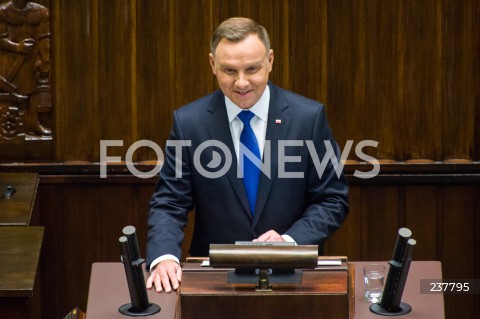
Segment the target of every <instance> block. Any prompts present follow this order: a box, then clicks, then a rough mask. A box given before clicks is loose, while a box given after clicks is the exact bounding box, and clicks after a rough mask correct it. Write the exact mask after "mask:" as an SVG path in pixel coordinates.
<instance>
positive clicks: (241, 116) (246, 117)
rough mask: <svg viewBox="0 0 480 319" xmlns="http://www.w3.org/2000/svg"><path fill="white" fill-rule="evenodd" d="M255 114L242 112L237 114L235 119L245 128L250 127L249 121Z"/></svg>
mask: <svg viewBox="0 0 480 319" xmlns="http://www.w3.org/2000/svg"><path fill="white" fill-rule="evenodd" d="M254 116H255V114H253V113H252V112H250V111H242V112H240V113H238V115H237V117H238V118H239V119H240V120H241V121H242V122H243V125H245V126H250V120H251V119H252V117H254Z"/></svg>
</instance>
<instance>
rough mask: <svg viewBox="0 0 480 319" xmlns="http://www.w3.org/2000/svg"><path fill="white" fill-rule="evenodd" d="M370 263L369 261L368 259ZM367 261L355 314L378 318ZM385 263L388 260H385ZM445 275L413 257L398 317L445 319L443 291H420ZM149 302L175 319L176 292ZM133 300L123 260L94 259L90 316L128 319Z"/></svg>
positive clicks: (360, 318) (358, 266)
mask: <svg viewBox="0 0 480 319" xmlns="http://www.w3.org/2000/svg"><path fill="white" fill-rule="evenodd" d="M368 263H370V262H368ZM368 263H367V262H353V264H354V265H355V318H357V319H369V318H374V319H379V318H383V317H381V316H378V315H375V314H373V313H371V312H370V310H369V307H370V303H367V302H365V301H364V300H363V273H362V267H363V266H364V265H365V264H368ZM385 264H386V263H385ZM439 278H442V272H441V264H440V262H437V261H414V262H412V265H411V267H410V272H409V276H408V279H407V284H406V286H405V291H404V294H403V298H402V301H404V302H407V303H409V304H410V305H411V306H412V307H413V311H412V312H411V313H410V314H407V315H404V316H398V317H397V318H408V319H417V318H422V319H424V318H429V319H443V318H444V306H443V295H438V294H431V295H430V294H420V279H439ZM148 298H149V300H150V302H153V303H156V304H158V305H160V307H161V308H162V310H161V311H160V313H158V314H156V315H153V316H149V317H148V318H152V319H173V318H174V316H175V306H176V301H177V293H168V294H167V293H161V294H157V293H155V292H154V291H148ZM129 302H130V297H129V294H128V287H127V282H126V279H125V272H124V268H123V265H122V264H121V263H94V264H93V266H92V275H91V280H90V290H89V295H88V304H87V319H107V318H108V319H125V318H126V317H125V316H123V315H122V314H120V313H119V312H118V307H120V306H121V305H123V304H125V303H129Z"/></svg>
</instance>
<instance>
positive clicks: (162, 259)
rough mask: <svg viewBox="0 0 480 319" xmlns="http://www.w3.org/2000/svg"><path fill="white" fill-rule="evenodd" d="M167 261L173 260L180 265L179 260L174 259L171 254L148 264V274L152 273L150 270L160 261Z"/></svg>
mask: <svg viewBox="0 0 480 319" xmlns="http://www.w3.org/2000/svg"><path fill="white" fill-rule="evenodd" d="M167 259H170V260H173V261H175V262H176V263H177V264H179V265H180V260H178V258H177V257H175V256H174V255H171V254H166V255H162V256H160V257H158V258H156V259H154V260H153V261H152V263H151V264H150V269H149V270H150V272H152V269H153V268H155V266H156V265H158V264H159V263H160V262H161V261H164V260H167Z"/></svg>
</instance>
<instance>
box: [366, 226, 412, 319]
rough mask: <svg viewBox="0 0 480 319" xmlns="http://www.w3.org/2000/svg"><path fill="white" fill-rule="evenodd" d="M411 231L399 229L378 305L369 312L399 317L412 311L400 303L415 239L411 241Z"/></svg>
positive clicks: (409, 307)
mask: <svg viewBox="0 0 480 319" xmlns="http://www.w3.org/2000/svg"><path fill="white" fill-rule="evenodd" d="M411 236H412V231H411V230H410V229H408V228H401V229H400V230H399V231H398V235H397V241H396V243H395V247H394V250H393V257H392V260H390V261H389V262H388V263H389V264H390V269H389V270H388V276H387V281H386V282H385V288H384V290H383V295H382V299H381V301H380V304H372V305H371V306H370V311H371V312H373V313H375V314H378V315H383V316H399V315H404V314H407V313H409V312H411V311H412V307H411V306H410V305H409V304H407V303H404V302H401V300H402V295H403V290H404V288H405V283H406V281H407V276H408V271H409V269H410V263H411V261H412V253H413V247H414V246H415V245H416V243H417V242H416V241H415V239H411V238H410V237H411Z"/></svg>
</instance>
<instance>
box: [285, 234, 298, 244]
mask: <svg viewBox="0 0 480 319" xmlns="http://www.w3.org/2000/svg"><path fill="white" fill-rule="evenodd" d="M282 238H283V239H285V241H286V242H289V243H295V246H297V242H296V241H295V240H294V239H293V238H292V237H291V236H289V235H286V234H284V235H282Z"/></svg>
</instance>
